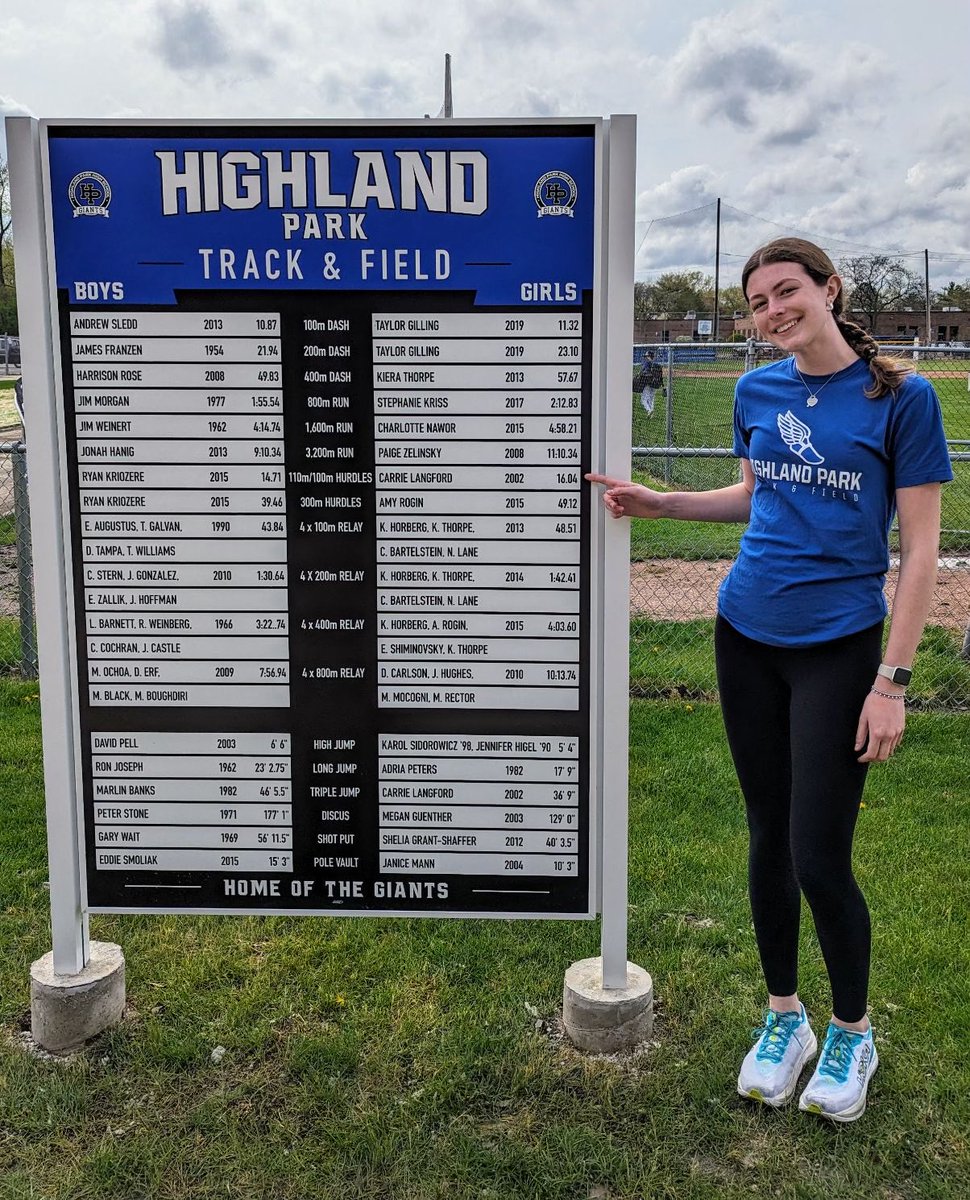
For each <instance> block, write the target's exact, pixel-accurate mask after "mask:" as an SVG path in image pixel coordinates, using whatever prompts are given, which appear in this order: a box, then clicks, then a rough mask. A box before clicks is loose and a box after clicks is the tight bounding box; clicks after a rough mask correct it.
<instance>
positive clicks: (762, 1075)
mask: <svg viewBox="0 0 970 1200" xmlns="http://www.w3.org/2000/svg"><path fill="white" fill-rule="evenodd" d="M754 1036H755V1039H756V1040H755V1044H754V1045H753V1046H752V1047H751V1049H750V1050H749V1051H748V1053H747V1054H746V1055H745V1057H744V1062H743V1063H742V1064H741V1073H740V1074H739V1075H738V1094H739V1095H741V1096H745V1097H747V1098H749V1099H751V1100H760V1101H761V1103H762V1104H770V1105H771V1107H772V1108H780V1107H781V1105H782V1104H787V1103H788V1101H789V1100H790V1099H791V1098H792V1096H793V1095H794V1093H795V1088H796V1087H797V1086H798V1077H799V1075H801V1073H802V1068H803V1067H804V1066H805V1064H806V1063H807V1062H808V1060H809V1059H810V1058H812V1057H813V1056H814V1054H815V1053H816V1051H817V1050H818V1042H817V1041H816V1040H815V1034H814V1033H813V1032H812V1027H811V1025H809V1023H808V1017H807V1016H806V1015H805V1006H804V1005H802V1006H801V1009H800V1011H799V1012H797V1013H779V1012H775V1011H774V1010H773V1009H770V1008H769V1009H768V1010H767V1012H766V1013H765V1019H764V1024H763V1025H761V1026H760V1027H759V1028H758V1029H756V1030H755V1031H754Z"/></svg>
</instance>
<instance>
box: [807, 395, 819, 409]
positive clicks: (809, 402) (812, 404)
mask: <svg viewBox="0 0 970 1200" xmlns="http://www.w3.org/2000/svg"><path fill="white" fill-rule="evenodd" d="M805 403H806V404H807V405H808V407H809V408H814V407H815V405H816V404H818V396H809V398H808V399H807V400H806V401H805Z"/></svg>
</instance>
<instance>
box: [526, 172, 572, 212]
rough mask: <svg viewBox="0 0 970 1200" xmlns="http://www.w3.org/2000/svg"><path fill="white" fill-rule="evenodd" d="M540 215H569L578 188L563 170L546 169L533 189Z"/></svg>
mask: <svg viewBox="0 0 970 1200" xmlns="http://www.w3.org/2000/svg"><path fill="white" fill-rule="evenodd" d="M533 195H534V196H535V200H536V206H537V208H538V209H539V216H540V217H571V216H572V215H573V208H574V207H575V204H576V197H577V196H578V195H579V190H578V188H577V187H576V181H575V180H574V179H573V177H572V176H571V175H567V174H566V172H565V171H547V172H546V173H545V175H543V176H542V178H541V179H540V180H539V181H538V182H537V183H536V186H535V188H534V190H533Z"/></svg>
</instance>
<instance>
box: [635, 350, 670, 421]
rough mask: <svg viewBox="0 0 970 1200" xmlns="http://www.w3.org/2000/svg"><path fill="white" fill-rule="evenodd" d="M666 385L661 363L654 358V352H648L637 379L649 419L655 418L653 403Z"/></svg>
mask: <svg viewBox="0 0 970 1200" xmlns="http://www.w3.org/2000/svg"><path fill="white" fill-rule="evenodd" d="M663 385H664V373H663V369H662V367H661V366H660V363H658V362H657V361H656V359H655V358H654V353H653V351H652V350H648V351H647V356H646V358H645V359H644V362H643V366H642V367H641V368H640V370H639V372H638V373H637V377H636V386H637V387H638V388H639V389H640V403H641V404H642V405H643V411H644V412H645V413H646V414H647V416H648V417H652V416H653V401H654V397H655V396H656V394H657V392H658V390H659V389H660V388H662V387H663Z"/></svg>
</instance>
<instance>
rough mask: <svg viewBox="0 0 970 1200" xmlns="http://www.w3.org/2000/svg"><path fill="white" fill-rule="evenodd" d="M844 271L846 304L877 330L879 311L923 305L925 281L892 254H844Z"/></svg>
mask: <svg viewBox="0 0 970 1200" xmlns="http://www.w3.org/2000/svg"><path fill="white" fill-rule="evenodd" d="M840 267H841V275H842V279H843V282H844V284H845V287H846V292H847V296H846V308H847V310H851V311H853V312H858V313H861V314H862V315H863V317H864V318H865V321H866V324H867V325H868V326H869V328H870V329H871V330H875V328H876V322H877V321H878V319H879V314H880V313H884V312H891V311H892V310H893V309H897V308H922V307H923V305H924V303H925V300H924V290H923V281H922V280H921V279H920V277H919V276H918V275H915V274H914V273H913V272H912V271H908V270H907V269H906V268H905V267H904V266H903V264H902V263H901V262H900V261H899V259H897V258H893V257H892V256H891V255H888V254H860V255H858V256H857V257H855V258H843V259H842V262H841V263H840Z"/></svg>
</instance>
